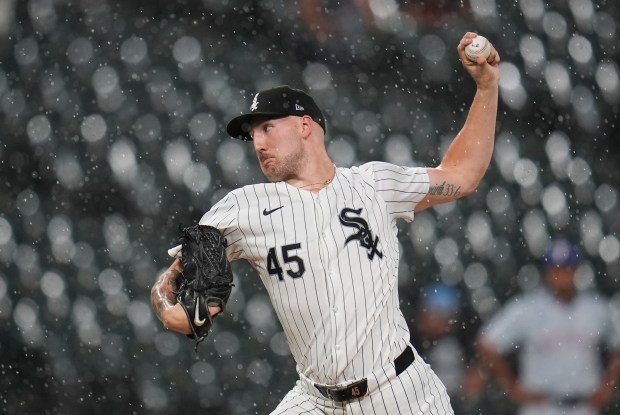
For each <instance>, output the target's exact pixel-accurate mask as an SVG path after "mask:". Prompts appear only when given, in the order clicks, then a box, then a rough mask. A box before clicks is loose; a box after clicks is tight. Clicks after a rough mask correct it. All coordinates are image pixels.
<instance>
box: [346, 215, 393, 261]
mask: <svg viewBox="0 0 620 415" xmlns="http://www.w3.org/2000/svg"><path fill="white" fill-rule="evenodd" d="M360 213H362V208H359V209H351V208H344V209H342V210H341V211H340V216H339V217H338V218H339V219H340V223H342V224H343V225H344V226H348V227H349V228H355V229H357V233H354V234H353V235H350V236H349V237H348V238H347V240H346V241H344V244H345V245H346V244H348V243H349V242H351V241H355V240H357V241H359V243H360V245H361V246H362V247H363V248H366V249H368V259H370V260H371V261H372V260H373V259H374V257H375V254H376V255H377V256H378V257H379V258H383V253H382V252H381V251H379V250H378V249H377V245H378V244H379V237H378V236H377V237H373V235H372V232H371V231H370V227H369V226H368V222H366V221H365V220H364V219H363V218H362V217H361V216H360ZM353 215H356V216H353Z"/></svg>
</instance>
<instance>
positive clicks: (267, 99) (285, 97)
mask: <svg viewBox="0 0 620 415" xmlns="http://www.w3.org/2000/svg"><path fill="white" fill-rule="evenodd" d="M289 115H296V116H298V117H301V116H304V115H309V116H310V117H312V119H313V120H314V121H315V122H316V123H317V124H319V125H320V126H321V128H322V129H323V131H325V117H324V116H323V113H322V112H321V110H320V109H319V107H318V106H317V105H316V103H315V102H314V99H312V97H311V96H310V95H308V94H306V93H305V92H304V91H302V90H300V89H294V88H291V87H289V86H288V85H283V86H278V87H275V88H271V89H267V90H265V91H262V92H259V93H257V94H256V95H254V99H253V100H252V104H251V105H250V112H248V113H245V114H242V115H239V116H238V117H235V118H233V119H232V120H230V122H229V123H228V125H227V126H226V132H227V133H228V134H229V135H230V136H231V137H233V138H238V139H239V140H246V141H251V140H252V139H251V138H250V136H249V135H248V129H249V127H250V123H251V121H252V118H254V117H257V116H262V117H267V118H281V117H287V116H289Z"/></svg>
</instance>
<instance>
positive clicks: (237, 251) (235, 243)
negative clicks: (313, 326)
mask: <svg viewBox="0 0 620 415" xmlns="http://www.w3.org/2000/svg"><path fill="white" fill-rule="evenodd" d="M238 218H239V207H238V204H237V203H236V202H235V198H234V196H233V194H232V192H231V193H228V194H227V195H226V196H224V198H223V199H221V200H220V201H219V202H217V203H216V204H215V205H213V207H212V208H211V209H209V211H208V212H207V213H205V214H204V215H203V216H202V218H201V219H200V222H199V223H200V224H201V225H209V226H213V227H214V228H217V229H219V230H220V231H221V232H222V234H223V235H224V238H226V243H227V247H226V255H227V257H228V260H229V261H233V260H235V259H239V258H240V257H242V254H243V248H242V246H241V243H240V242H241V240H242V238H241V232H240V230H239V225H238V224H239V221H238Z"/></svg>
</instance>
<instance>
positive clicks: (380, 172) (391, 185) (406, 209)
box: [360, 162, 430, 222]
mask: <svg viewBox="0 0 620 415" xmlns="http://www.w3.org/2000/svg"><path fill="white" fill-rule="evenodd" d="M360 169H361V170H365V171H367V172H368V173H370V174H371V175H372V177H373V179H374V182H375V189H376V191H377V193H378V195H379V196H380V197H381V198H382V199H383V200H384V201H385V203H386V204H387V206H388V212H389V214H390V215H391V216H392V217H394V218H399V219H404V220H406V221H407V222H411V221H412V220H413V209H415V207H416V205H417V204H418V203H419V202H420V201H422V199H424V197H425V196H426V195H427V193H428V189H429V186H430V184H429V177H428V173H427V171H426V168H425V167H405V166H397V165H394V164H390V163H385V162H371V163H366V164H364V165H362V166H360Z"/></svg>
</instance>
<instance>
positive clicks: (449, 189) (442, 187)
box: [428, 181, 461, 197]
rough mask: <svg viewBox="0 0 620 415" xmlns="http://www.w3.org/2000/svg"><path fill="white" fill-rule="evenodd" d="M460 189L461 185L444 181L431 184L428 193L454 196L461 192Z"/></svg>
mask: <svg viewBox="0 0 620 415" xmlns="http://www.w3.org/2000/svg"><path fill="white" fill-rule="evenodd" d="M460 190H461V186H456V185H454V184H452V183H446V182H445V181H444V182H443V183H442V184H438V185H436V186H431V187H430V188H429V189H428V194H429V195H434V196H445V197H453V196H458V195H459V194H460V193H461V192H460Z"/></svg>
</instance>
